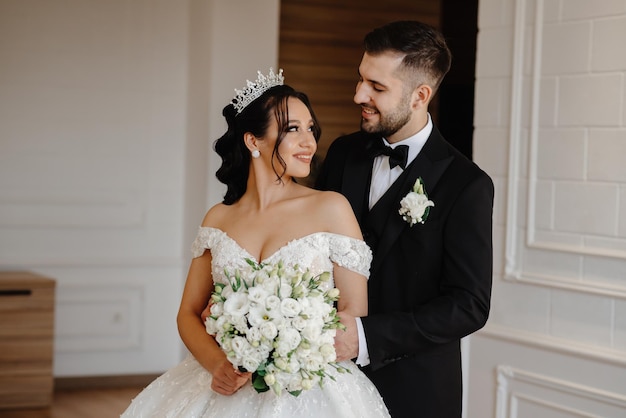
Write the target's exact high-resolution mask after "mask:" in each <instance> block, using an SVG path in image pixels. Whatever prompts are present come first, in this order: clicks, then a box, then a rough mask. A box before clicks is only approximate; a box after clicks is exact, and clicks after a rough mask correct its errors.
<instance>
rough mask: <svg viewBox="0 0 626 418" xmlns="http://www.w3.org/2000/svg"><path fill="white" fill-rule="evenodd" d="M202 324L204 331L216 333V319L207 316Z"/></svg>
mask: <svg viewBox="0 0 626 418" xmlns="http://www.w3.org/2000/svg"><path fill="white" fill-rule="evenodd" d="M204 326H205V327H206V332H207V334H209V335H215V334H217V330H218V327H217V321H216V320H215V319H213V318H211V317H210V316H208V317H207V319H206V321H204Z"/></svg>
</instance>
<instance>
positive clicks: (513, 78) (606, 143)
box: [467, 0, 626, 418]
mask: <svg viewBox="0 0 626 418" xmlns="http://www.w3.org/2000/svg"><path fill="white" fill-rule="evenodd" d="M479 6H480V11H479V38H478V59H477V82H476V113H475V126H476V131H475V144H474V149H475V159H476V161H477V162H478V163H479V164H480V165H481V166H482V167H483V168H485V169H486V171H488V172H489V173H490V174H491V175H492V176H493V178H494V180H495V182H496V205H495V228H494V231H495V232H494V248H495V276H494V288H493V299H492V301H493V306H492V314H491V318H490V320H489V323H488V325H487V327H486V328H485V329H484V330H483V331H480V332H479V333H477V334H475V335H474V336H472V338H471V349H470V356H469V357H470V364H469V368H470V375H469V383H468V388H467V389H468V398H469V401H468V402H469V407H468V411H467V412H468V417H470V418H486V417H498V418H503V417H520V418H523V417H542V418H544V417H545V418H553V417H581V416H585V417H587V416H602V417H618V416H620V417H623V416H626V319H625V318H626V48H625V47H624V42H625V41H626V2H625V1H623V0H617V1H616V0H598V1H587V0H543V1H542V0H481V2H480V5H479Z"/></svg>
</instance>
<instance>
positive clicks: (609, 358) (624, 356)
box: [474, 324, 626, 367]
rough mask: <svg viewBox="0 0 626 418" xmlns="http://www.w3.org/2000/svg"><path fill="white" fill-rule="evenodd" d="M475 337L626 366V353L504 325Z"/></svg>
mask: <svg viewBox="0 0 626 418" xmlns="http://www.w3.org/2000/svg"><path fill="white" fill-rule="evenodd" d="M474 336H476V337H484V338H491V339H496V340H501V341H506V342H511V343H515V344H523V345H526V346H528V347H533V348H537V349H540V350H548V351H552V352H556V353H559V354H564V355H570V356H577V357H582V358H585V359H589V360H593V361H601V362H603V363H609V364H615V365H618V366H622V367H624V366H626V352H624V351H620V350H615V349H611V348H606V347H601V346H594V345H589V344H583V343H581V342H579V341H574V340H568V339H565V338H557V337H553V336H550V335H545V334H540V333H536V332H529V331H524V330H520V329H516V328H510V327H506V326H503V325H496V324H487V325H486V326H485V327H484V328H483V329H481V330H480V331H477V332H476V333H475V334H474Z"/></svg>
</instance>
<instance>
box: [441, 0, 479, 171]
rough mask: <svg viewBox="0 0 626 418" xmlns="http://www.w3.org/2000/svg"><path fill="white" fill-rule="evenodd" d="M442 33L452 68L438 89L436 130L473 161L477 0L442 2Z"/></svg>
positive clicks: (446, 0) (449, 0)
mask: <svg viewBox="0 0 626 418" xmlns="http://www.w3.org/2000/svg"><path fill="white" fill-rule="evenodd" d="M441 32H442V33H443V34H444V35H445V37H446V40H447V42H448V46H449V47H450V50H451V51H452V68H451V69H450V72H449V73H448V75H447V76H446V78H445V79H444V81H443V83H442V84H441V87H440V89H439V109H438V110H439V111H438V127H439V130H440V131H441V133H442V134H443V136H444V137H445V138H446V140H447V141H448V142H450V143H451V144H452V145H454V146H455V147H456V148H457V149H458V150H459V151H461V152H462V153H463V154H464V155H465V156H467V158H469V159H472V151H473V148H472V139H473V136H474V82H475V78H476V77H475V75H476V71H475V69H476V35H477V34H478V0H442V1H441Z"/></svg>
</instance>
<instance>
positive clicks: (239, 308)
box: [224, 293, 250, 316]
mask: <svg viewBox="0 0 626 418" xmlns="http://www.w3.org/2000/svg"><path fill="white" fill-rule="evenodd" d="M249 308H250V301H248V297H247V296H246V295H245V294H243V293H233V294H232V295H231V296H229V297H228V299H226V302H224V312H225V313H226V314H227V315H231V316H244V315H245V314H247V313H248V309H249Z"/></svg>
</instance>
